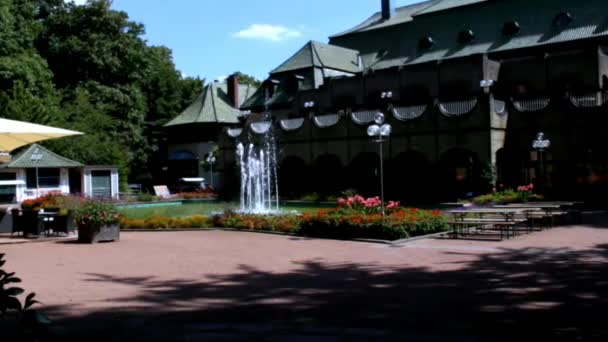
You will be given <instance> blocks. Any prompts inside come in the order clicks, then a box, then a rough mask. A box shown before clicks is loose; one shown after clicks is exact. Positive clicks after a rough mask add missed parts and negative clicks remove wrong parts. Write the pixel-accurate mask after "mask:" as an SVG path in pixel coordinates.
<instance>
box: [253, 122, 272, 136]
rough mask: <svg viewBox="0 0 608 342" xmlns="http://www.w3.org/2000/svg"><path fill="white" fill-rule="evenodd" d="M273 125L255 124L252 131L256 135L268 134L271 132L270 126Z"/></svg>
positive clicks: (267, 123)
mask: <svg viewBox="0 0 608 342" xmlns="http://www.w3.org/2000/svg"><path fill="white" fill-rule="evenodd" d="M271 125H272V123H271V122H269V121H260V122H253V123H252V124H251V125H250V126H251V130H252V131H253V133H255V134H266V133H267V132H268V131H269V130H270V126H271Z"/></svg>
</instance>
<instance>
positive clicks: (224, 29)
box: [66, 0, 417, 82]
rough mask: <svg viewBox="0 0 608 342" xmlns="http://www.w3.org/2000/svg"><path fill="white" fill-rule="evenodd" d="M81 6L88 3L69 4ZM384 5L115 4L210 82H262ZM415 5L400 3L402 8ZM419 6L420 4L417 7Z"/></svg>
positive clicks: (323, 1) (116, 0)
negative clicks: (244, 78)
mask: <svg viewBox="0 0 608 342" xmlns="http://www.w3.org/2000/svg"><path fill="white" fill-rule="evenodd" d="M66 1H75V2H76V3H82V2H85V1H86V0H66ZM380 2H381V1H380V0H113V2H112V7H113V8H114V9H116V10H121V11H125V12H127V13H128V14H129V17H130V18H131V20H133V21H136V22H139V23H142V24H144V26H145V28H146V35H145V37H144V38H145V39H146V40H147V41H148V43H149V44H151V45H164V46H167V47H168V48H170V49H171V50H172V51H173V57H174V61H175V64H176V67H177V69H178V70H180V71H181V72H182V74H183V75H184V76H192V77H196V76H198V77H200V78H202V79H206V80H207V81H208V82H209V81H213V80H216V79H221V78H223V77H225V76H227V75H229V74H231V73H233V72H235V71H241V72H244V73H247V74H250V75H252V76H254V77H256V78H257V79H260V80H263V79H266V78H267V77H268V72H269V71H271V70H272V69H274V68H275V67H277V66H278V65H280V64H281V63H282V62H283V61H285V60H286V59H288V58H289V57H290V56H292V55H293V54H294V53H295V52H297V51H298V49H299V48H300V47H302V46H303V45H304V44H305V43H306V42H308V41H309V40H316V41H320V42H324V43H326V42H327V41H328V37H329V36H330V35H332V34H336V33H339V32H342V31H345V30H347V29H349V28H351V27H353V26H355V25H357V24H359V23H361V22H363V21H364V20H365V19H367V18H369V17H370V16H371V15H372V14H373V13H375V12H377V11H379V10H380ZM412 2H415V1H414V0H396V1H394V3H395V5H396V6H403V5H406V4H410V3H412ZM416 2H417V1H416Z"/></svg>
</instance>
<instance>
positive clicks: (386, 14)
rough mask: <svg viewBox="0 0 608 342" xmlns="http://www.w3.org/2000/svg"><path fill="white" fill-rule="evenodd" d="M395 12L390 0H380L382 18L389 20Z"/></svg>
mask: <svg viewBox="0 0 608 342" xmlns="http://www.w3.org/2000/svg"><path fill="white" fill-rule="evenodd" d="M393 14H395V8H394V7H393V2H392V1H391V0H382V19H383V20H389V19H390V18H391V17H392V16H393Z"/></svg>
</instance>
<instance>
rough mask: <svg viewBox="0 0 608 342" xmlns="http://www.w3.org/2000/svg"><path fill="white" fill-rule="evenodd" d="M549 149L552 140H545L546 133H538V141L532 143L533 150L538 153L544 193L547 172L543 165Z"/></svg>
mask: <svg viewBox="0 0 608 342" xmlns="http://www.w3.org/2000/svg"><path fill="white" fill-rule="evenodd" d="M549 147H551V140H549V139H546V138H545V133H543V132H538V134H537V135H536V139H534V140H533V141H532V148H533V149H535V150H537V151H538V163H539V170H538V173H539V178H540V179H541V181H542V183H541V184H540V185H541V187H542V189H541V190H543V191H544V181H545V179H544V177H545V172H544V167H543V166H544V165H543V152H544V151H545V150H546V149H548V148H549Z"/></svg>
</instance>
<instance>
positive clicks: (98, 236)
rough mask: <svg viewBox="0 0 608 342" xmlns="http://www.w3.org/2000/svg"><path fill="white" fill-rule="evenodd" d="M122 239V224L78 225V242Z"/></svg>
mask: <svg viewBox="0 0 608 342" xmlns="http://www.w3.org/2000/svg"><path fill="white" fill-rule="evenodd" d="M119 239H120V226H119V225H118V224H115V225H111V226H101V227H100V226H91V225H82V224H79V225H78V242H82V243H97V242H100V241H118V240H119Z"/></svg>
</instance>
